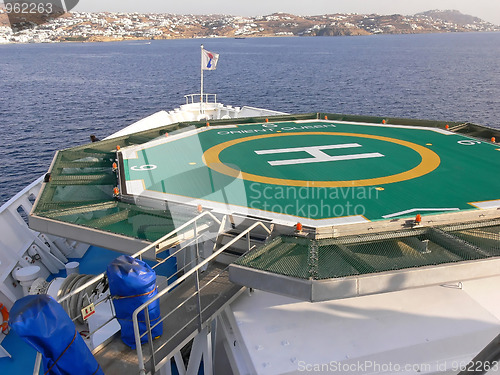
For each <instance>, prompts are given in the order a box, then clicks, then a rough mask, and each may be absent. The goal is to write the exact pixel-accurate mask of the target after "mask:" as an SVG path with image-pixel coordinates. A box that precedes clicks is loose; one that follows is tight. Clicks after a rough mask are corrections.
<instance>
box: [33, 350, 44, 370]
mask: <svg viewBox="0 0 500 375" xmlns="http://www.w3.org/2000/svg"><path fill="white" fill-rule="evenodd" d="M41 364H42V353H40V352H37V353H36V359H35V368H34V369H33V375H38V374H39V373H40V365H41Z"/></svg>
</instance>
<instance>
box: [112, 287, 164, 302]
mask: <svg viewBox="0 0 500 375" xmlns="http://www.w3.org/2000/svg"><path fill="white" fill-rule="evenodd" d="M156 290H158V287H155V288H154V289H153V290H152V291H150V292H147V293H142V294H136V295H135V296H113V298H114V299H124V298H135V297H143V296H147V295H148V294H151V293H153V292H155V291H156Z"/></svg>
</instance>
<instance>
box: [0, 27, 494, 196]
mask: <svg viewBox="0 0 500 375" xmlns="http://www.w3.org/2000/svg"><path fill="white" fill-rule="evenodd" d="M201 43H203V44H204V45H205V48H206V49H208V50H210V51H214V52H217V53H219V54H220V59H219V63H218V66H217V70H215V71H210V72H206V74H205V91H206V92H210V93H216V94H218V99H219V101H221V102H223V103H225V104H230V105H233V106H243V105H249V106H255V107H263V108H269V109H274V110H279V111H283V112H291V113H306V112H316V111H325V112H335V113H346V114H363V115H377V116H391V117H410V118H420V119H432V120H448V121H469V122H473V123H477V124H483V125H488V126H493V127H500V121H499V119H500V63H499V62H500V33H450V34H423V35H377V36H357V37H303V38H299V37H292V38H247V39H243V40H241V39H204V40H199V39H190V40H164V41H156V40H155V41H152V43H151V44H147V43H146V42H143V41H133V42H132V41H130V42H116V43H61V44H25V45H0V82H1V84H0V90H1V93H2V98H1V100H0V142H1V144H2V146H1V150H2V152H1V156H0V158H1V159H0V160H1V162H0V176H1V177H2V181H1V184H0V204H1V203H3V202H5V201H6V200H8V199H9V198H10V197H12V196H13V195H14V194H15V193H16V192H18V191H19V190H20V189H22V188H23V187H24V186H26V185H27V184H28V183H30V182H31V181H33V180H35V179H36V178H37V177H38V176H40V175H42V174H44V173H45V172H46V171H47V169H48V167H49V164H50V162H51V160H52V157H53V156H54V152H55V151H56V150H58V149H63V148H67V147H72V146H75V145H78V144H81V143H84V142H88V141H89V135H90V134H96V135H97V136H98V137H99V138H103V137H105V136H107V135H109V134H111V133H113V132H115V131H117V130H119V129H121V128H123V127H124V126H126V125H129V124H131V123H133V122H135V121H137V120H139V119H141V118H143V117H145V116H148V115H150V114H152V113H154V112H156V111H159V110H162V109H166V110H169V109H173V108H174V107H177V106H179V105H180V104H183V102H184V99H183V95H185V94H190V93H196V92H199V78H200V44H201Z"/></svg>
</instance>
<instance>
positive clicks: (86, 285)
mask: <svg viewBox="0 0 500 375" xmlns="http://www.w3.org/2000/svg"><path fill="white" fill-rule="evenodd" d="M207 215H208V216H210V217H211V218H212V219H214V220H215V222H216V223H217V224H220V223H221V222H220V220H219V219H217V217H215V216H214V214H212V213H211V212H210V211H204V212H202V213H201V214H199V215H198V216H196V217H195V218H193V219H191V220H189V221H187V222H186V223H184V224H183V225H181V226H180V227H178V228H176V229H174V230H172V231H171V232H169V233H168V234H166V235H165V236H163V237H161V238H160V239H159V240H156V241H155V242H153V243H152V244H150V245H148V246H146V247H145V248H144V249H142V250H140V251H139V252H137V253H135V254H133V255H132V258H137V257H140V256H141V255H142V254H144V253H145V252H146V251H149V250H150V249H152V248H153V247H155V246H156V245H159V244H160V243H162V242H163V241H165V240H167V239H168V238H169V237H170V236H172V235H174V234H175V233H177V232H179V231H181V230H183V229H184V228H186V227H187V226H189V225H191V224H193V223H195V222H196V221H198V220H199V219H201V218H202V217H204V216H207ZM105 275H106V272H103V273H101V274H99V275H97V276H96V277H94V278H93V279H91V280H90V281H88V282H86V283H85V284H83V285H82V286H80V287H78V288H77V289H75V290H73V291H72V292H71V293H70V294H67V295H65V296H64V297H63V298H61V299H59V300H58V301H57V302H59V303H62V302H64V301H66V300H67V299H68V298H70V297H72V296H74V295H75V294H77V293H80V292H81V291H83V290H85V289H86V288H88V287H89V286H91V285H93V284H95V283H97V282H99V281H100V280H101V279H103V278H104V276H105Z"/></svg>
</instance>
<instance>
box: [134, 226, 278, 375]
mask: <svg viewBox="0 0 500 375" xmlns="http://www.w3.org/2000/svg"><path fill="white" fill-rule="evenodd" d="M258 226H261V227H262V228H264V229H265V231H266V232H267V233H268V234H271V230H270V229H269V228H267V227H266V226H265V225H264V224H262V222H260V221H258V222H256V223H254V224H252V225H251V226H250V227H248V228H247V229H246V230H244V231H243V232H241V233H240V234H239V235H238V236H236V237H235V238H233V239H232V240H231V241H230V242H228V243H227V244H226V245H224V246H223V247H221V248H220V249H219V250H217V251H216V252H214V253H213V254H212V255H210V256H209V257H208V258H206V259H205V260H204V261H202V262H200V263H199V264H198V265H196V267H194V268H192V269H191V270H189V271H188V272H186V273H185V274H184V275H182V276H181V277H179V278H178V279H177V280H175V281H174V282H173V283H172V284H170V285H169V286H167V287H166V288H165V289H163V290H162V291H161V292H159V293H158V294H157V295H156V296H154V297H153V298H151V299H149V300H148V301H147V302H144V303H143V304H142V305H141V306H139V307H138V308H137V309H135V310H134V312H133V313H132V322H133V325H134V335H135V346H136V350H137V358H138V360H139V373H140V374H141V375H144V374H146V368H145V365H144V356H143V354H142V347H141V334H140V331H139V322H138V315H139V312H141V311H142V310H144V309H145V308H147V307H148V306H149V305H150V304H151V303H153V302H154V301H156V300H157V299H159V298H161V297H162V296H164V295H165V294H166V293H168V292H169V291H170V290H172V289H173V288H175V287H176V286H177V285H179V284H180V283H181V282H182V281H184V280H186V279H187V278H188V277H189V276H191V275H193V274H194V273H195V272H198V270H199V269H201V268H202V267H203V266H205V265H206V264H207V263H209V262H210V261H211V260H212V259H215V258H216V257H218V256H219V255H220V254H221V253H222V252H223V251H225V250H226V249H227V248H228V247H230V246H231V245H232V244H234V243H235V242H236V241H238V240H239V239H241V238H242V237H244V236H245V235H246V234H247V233H250V232H251V231H252V230H254V229H255V228H256V227H258ZM153 366H154V363H153Z"/></svg>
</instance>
